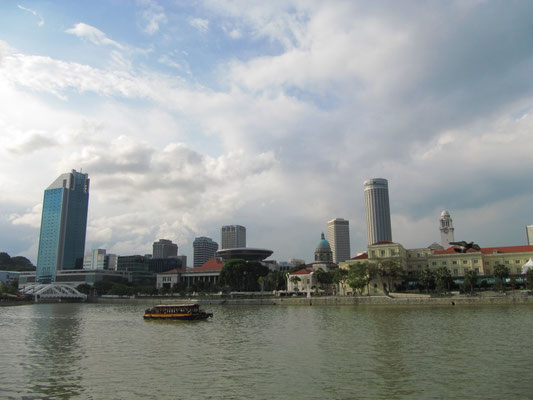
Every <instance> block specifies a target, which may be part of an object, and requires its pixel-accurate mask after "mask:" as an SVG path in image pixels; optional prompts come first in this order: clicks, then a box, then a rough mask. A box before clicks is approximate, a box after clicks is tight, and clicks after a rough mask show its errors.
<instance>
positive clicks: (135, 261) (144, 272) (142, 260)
mask: <svg viewBox="0 0 533 400" xmlns="http://www.w3.org/2000/svg"><path fill="white" fill-rule="evenodd" d="M117 271H119V272H124V273H128V274H130V275H131V279H132V282H134V283H140V282H142V281H146V280H150V279H152V277H153V276H154V274H153V273H152V272H151V271H150V258H149V257H145V256H141V255H132V256H119V257H118V260H117Z"/></svg>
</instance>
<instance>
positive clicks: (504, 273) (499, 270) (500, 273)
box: [494, 264, 509, 292]
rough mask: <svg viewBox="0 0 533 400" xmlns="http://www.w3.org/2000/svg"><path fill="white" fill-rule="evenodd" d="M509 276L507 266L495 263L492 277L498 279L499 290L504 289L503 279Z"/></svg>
mask: <svg viewBox="0 0 533 400" xmlns="http://www.w3.org/2000/svg"><path fill="white" fill-rule="evenodd" d="M508 276H509V268H508V267H506V266H505V265H502V264H497V265H495V266H494V277H495V278H497V279H499V280H500V282H499V284H500V290H501V291H502V292H504V291H505V285H504V283H503V280H504V279H505V278H507V277H508Z"/></svg>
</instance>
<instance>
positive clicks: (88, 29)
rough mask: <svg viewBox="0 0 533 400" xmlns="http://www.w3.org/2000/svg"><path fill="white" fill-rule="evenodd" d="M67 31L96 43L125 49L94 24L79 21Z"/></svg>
mask: <svg viewBox="0 0 533 400" xmlns="http://www.w3.org/2000/svg"><path fill="white" fill-rule="evenodd" d="M65 32H66V33H70V34H71V35H75V36H77V37H79V38H82V39H86V40H88V41H89V42H91V43H93V44H96V45H105V46H113V47H116V48H117V49H120V50H123V49H124V46H122V45H121V44H120V43H118V42H115V41H114V40H111V39H109V38H108V37H107V36H106V34H105V33H104V32H102V31H101V30H100V29H98V28H95V27H94V26H91V25H87V24H85V23H83V22H79V23H77V24H76V25H74V27H72V28H70V29H67V30H66V31H65Z"/></svg>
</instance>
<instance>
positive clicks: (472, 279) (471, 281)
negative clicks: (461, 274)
mask: <svg viewBox="0 0 533 400" xmlns="http://www.w3.org/2000/svg"><path fill="white" fill-rule="evenodd" d="M476 282H477V272H476V271H475V270H473V269H469V270H468V271H466V272H465V281H464V284H465V286H467V287H468V286H470V295H473V294H474V287H475V286H476Z"/></svg>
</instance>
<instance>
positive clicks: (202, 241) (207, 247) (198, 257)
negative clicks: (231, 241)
mask: <svg viewBox="0 0 533 400" xmlns="http://www.w3.org/2000/svg"><path fill="white" fill-rule="evenodd" d="M192 247H193V253H194V254H193V257H194V260H193V266H194V268H196V267H201V266H202V265H204V264H205V263H206V262H207V260H209V259H211V258H214V257H215V253H216V252H217V250H218V243H217V242H215V241H213V239H211V238H208V237H204V236H200V237H197V238H196V239H194V242H193V243H192Z"/></svg>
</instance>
